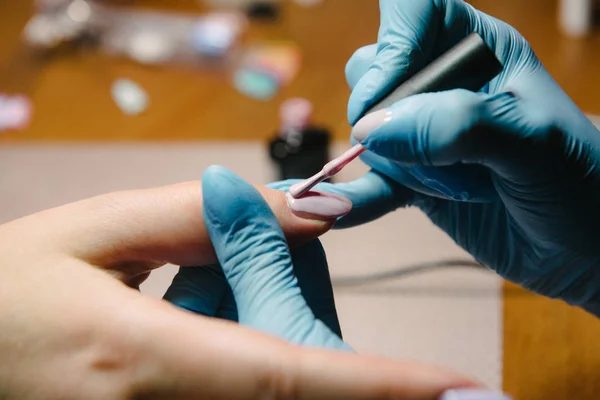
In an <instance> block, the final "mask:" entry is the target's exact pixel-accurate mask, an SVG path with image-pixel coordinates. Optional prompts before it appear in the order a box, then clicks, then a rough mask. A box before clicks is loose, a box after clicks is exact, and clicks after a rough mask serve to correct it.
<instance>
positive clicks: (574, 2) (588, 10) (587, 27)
mask: <svg viewBox="0 0 600 400" xmlns="http://www.w3.org/2000/svg"><path fill="white" fill-rule="evenodd" d="M593 7H594V2H593V1H592V0H560V2H559V5H558V19H559V24H560V28H561V29H562V31H563V33H565V34H566V35H567V36H570V37H573V38H581V37H584V36H586V35H588V34H589V33H590V31H591V29H592V22H593V21H592V14H593Z"/></svg>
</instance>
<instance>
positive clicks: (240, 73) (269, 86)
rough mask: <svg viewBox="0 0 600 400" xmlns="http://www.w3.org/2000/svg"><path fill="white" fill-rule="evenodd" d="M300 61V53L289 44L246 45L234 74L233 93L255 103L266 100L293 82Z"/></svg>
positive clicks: (296, 47) (274, 42) (293, 45)
mask: <svg viewBox="0 0 600 400" xmlns="http://www.w3.org/2000/svg"><path fill="white" fill-rule="evenodd" d="M301 59H302V56H301V53H300V49H299V48H298V46H296V45H295V44H294V43H292V42H285V41H279V42H277V41H273V42H262V43H256V44H253V45H250V46H249V47H248V49H247V50H246V51H245V52H244V55H243V56H242V59H241V61H240V63H239V64H240V65H239V67H238V69H237V71H236V72H235V76H234V82H235V86H236V89H238V90H239V91H240V92H241V93H243V94H245V95H247V96H250V97H252V98H254V99H257V100H270V99H272V98H273V97H274V96H275V95H276V94H277V92H278V91H279V90H280V88H282V87H285V86H287V85H289V84H290V82H291V81H292V79H294V77H295V76H296V74H297V73H298V70H299V69H300V63H301Z"/></svg>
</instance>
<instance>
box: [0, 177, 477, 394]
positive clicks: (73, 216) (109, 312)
mask: <svg viewBox="0 0 600 400" xmlns="http://www.w3.org/2000/svg"><path fill="white" fill-rule="evenodd" d="M202 186H203V188H204V190H206V191H207V192H208V193H205V196H206V202H205V203H204V210H203V200H202V190H201V183H200V182H189V183H184V184H179V185H174V186H169V187H163V188H156V189H150V190H140V191H131V192H119V193H112V194H108V195H104V196H99V197H95V198H92V199H88V200H84V201H80V202H76V203H72V204H68V205H65V206H62V207H58V208H55V209H51V210H47V211H43V212H40V213H37V214H33V215H30V216H27V217H24V218H22V219H19V220H16V221H13V222H10V223H7V224H4V225H1V226H0V276H1V279H0V354H1V355H2V356H1V357H0V395H1V396H0V397H2V398H3V399H6V400H28V399H36V400H37V399H45V400H53V399H90V400H94V399H102V400H106V399H207V398H210V399H264V398H298V399H340V398H344V399H387V398H389V399H391V398H396V399H398V398H402V399H435V398H437V396H439V394H440V393H442V392H444V390H446V389H449V388H453V387H469V386H472V385H473V383H472V382H470V381H469V380H467V379H465V378H462V377H460V376H457V375H455V374H452V373H449V372H446V371H443V370H439V369H436V368H433V367H428V366H420V365H415V364H409V363H398V362H392V361H388V360H385V359H380V358H374V357H366V356H358V355H355V354H352V353H351V352H350V351H348V348H347V346H346V345H344V344H343V342H342V341H341V339H340V338H339V336H338V334H339V327H338V326H337V318H336V316H335V308H334V306H333V302H332V300H331V297H330V293H331V292H330V289H329V281H328V280H327V276H326V275H327V271H326V263H325V260H324V255H323V253H322V251H321V248H320V247H319V244H318V242H315V241H311V239H313V238H315V237H316V236H318V235H320V234H322V233H324V232H325V231H326V230H328V229H329V228H330V227H331V222H327V221H314V220H309V219H300V218H298V217H295V216H294V215H292V214H291V213H290V212H289V211H288V208H287V206H286V205H285V199H284V197H283V195H282V193H281V192H277V191H274V190H270V189H265V188H256V189H254V188H253V187H252V186H250V185H248V184H246V183H244V182H243V181H241V180H240V179H239V178H237V177H235V176H233V175H232V174H231V173H229V172H226V171H224V170H222V169H220V168H211V169H209V170H208V171H207V173H206V174H205V182H204V183H203V184H202ZM234 186H235V187H234ZM234 194H238V196H234ZM269 209H271V210H272V212H273V214H271V213H270V212H269ZM203 211H204V212H203ZM205 220H206V224H205ZM284 235H285V236H286V237H287V239H288V240H287V241H285V240H284V239H283V238H284ZM211 238H212V239H213V241H214V242H215V243H216V246H215V248H214V249H213V246H212V245H211V242H210V239H211ZM267 243H270V245H269V246H266V245H265V244H267ZM286 243H289V246H290V247H291V248H292V249H297V250H298V253H297V255H295V257H294V258H293V261H291V260H292V259H290V255H289V251H288V247H287V245H286ZM253 246H254V247H253ZM215 250H216V252H215ZM267 250H270V251H271V253H269V254H265V253H264V251H267ZM217 257H218V260H219V261H220V262H221V264H222V265H223V267H224V271H225V274H226V276H227V278H228V279H229V282H230V284H231V288H232V289H233V290H232V293H233V297H234V298H235V302H236V304H237V307H236V313H237V314H238V315H239V321H240V323H241V324H237V323H234V322H231V321H226V320H220V319H216V318H208V317H204V316H199V315H195V314H193V313H190V312H188V311H185V310H182V309H181V308H178V307H175V306H173V305H171V304H169V303H168V302H166V301H161V300H156V299H152V298H150V297H146V296H143V295H142V294H140V293H139V291H138V290H136V289H135V288H136V287H137V286H138V285H139V284H140V283H141V282H142V281H143V280H144V279H145V278H146V277H147V276H148V274H149V273H150V271H151V270H152V269H154V268H157V267H159V266H161V265H163V264H164V263H174V264H179V265H210V264H213V263H215V262H216V260H217ZM292 262H293V263H294V264H295V265H294V272H295V273H297V276H298V282H296V278H295V275H294V273H293V272H292V271H291V270H290V268H292V267H291V265H292ZM311 267H314V268H315V269H317V270H319V272H318V273H316V274H315V275H311V274H312V272H310V271H309V269H310V268H311ZM208 270H209V269H208V268H207V271H208ZM307 276H314V277H320V278H319V279H320V281H319V282H314V286H313V288H314V289H315V292H312V293H311V292H310V291H306V292H305V291H304V288H302V294H300V292H299V290H298V285H297V283H300V285H301V286H302V282H303V281H305V280H306V277H307ZM206 290H207V291H210V290H211V287H206ZM307 290H308V289H307ZM317 290H318V292H317ZM321 290H322V291H321ZM302 295H305V296H306V297H307V298H308V299H310V300H307V301H306V303H304V302H303V300H302ZM307 304H308V306H307ZM319 304H320V305H321V306H322V308H320V309H319V308H318V307H314V306H313V308H312V309H311V310H309V306H311V305H319ZM311 312H312V313H311ZM313 314H314V315H313ZM272 320H276V321H280V322H281V323H282V324H287V325H280V326H276V325H274V324H273V323H272ZM244 325H245V326H244ZM261 330H262V331H264V332H266V333H262V332H260V331H261ZM283 339H288V340H290V341H292V342H294V343H296V344H307V345H309V346H310V347H300V346H297V345H293V344H290V343H287V342H286V341H285V340H283ZM317 347H320V348H321V349H317ZM324 348H329V349H331V350H327V349H324ZM450 393H456V392H450Z"/></svg>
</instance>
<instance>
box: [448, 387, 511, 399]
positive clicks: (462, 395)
mask: <svg viewBox="0 0 600 400" xmlns="http://www.w3.org/2000/svg"><path fill="white" fill-rule="evenodd" d="M440 400H512V398H510V397H508V396H507V395H505V394H503V393H498V392H491V391H489V390H483V389H453V390H448V391H446V392H444V394H442V397H440Z"/></svg>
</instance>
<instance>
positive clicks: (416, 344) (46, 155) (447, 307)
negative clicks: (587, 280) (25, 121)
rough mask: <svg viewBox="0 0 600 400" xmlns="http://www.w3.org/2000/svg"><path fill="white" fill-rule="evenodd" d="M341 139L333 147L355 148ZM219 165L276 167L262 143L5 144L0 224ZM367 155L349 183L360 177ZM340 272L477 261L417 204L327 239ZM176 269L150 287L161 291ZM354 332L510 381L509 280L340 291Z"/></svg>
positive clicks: (477, 275)
mask: <svg viewBox="0 0 600 400" xmlns="http://www.w3.org/2000/svg"><path fill="white" fill-rule="evenodd" d="M347 147H348V145H347V144H346V143H339V144H336V146H335V148H334V151H333V152H334V154H339V153H341V152H342V151H343V150H344V149H346V148H347ZM211 164H220V165H223V166H225V167H227V168H229V169H231V170H233V171H234V172H236V173H238V174H239V175H241V176H242V177H244V178H245V179H247V180H249V181H251V182H253V183H266V182H269V181H270V180H271V179H272V178H273V169H272V166H271V165H270V163H269V161H268V157H267V153H266V147H265V146H264V145H262V144H260V143H256V142H228V143H227V144H225V143H222V142H214V143H211V142H198V143H182V144H166V143H158V144H140V143H135V144H114V145H107V144H79V145H48V146H46V145H40V144H35V145H21V146H7V147H3V148H0V199H1V200H2V201H1V207H0V223H3V222H6V221H9V220H11V219H14V218H18V217H20V216H23V215H26V214H29V213H32V212H34V211H38V210H41V209H44V208H48V207H52V206H56V205H60V204H63V203H66V202H70V201H75V200H78V199H82V198H86V197H90V196H93V195H96V194H101V193H105V192H108V191H114V190H120V189H135V188H146V187H152V186H160V185H166V184H171V183H176V182H181V181H185V180H195V179H199V178H200V177H201V175H202V171H203V170H204V169H205V168H206V167H207V166H208V165H211ZM365 170H366V169H365V167H364V165H362V164H361V163H360V161H356V162H355V163H353V164H351V165H350V166H349V167H347V168H346V169H345V170H344V171H343V172H342V174H340V175H339V179H340V180H349V179H352V178H355V177H358V176H360V174H361V173H362V172H364V171H365ZM322 240H323V244H324V246H325V249H326V251H327V255H328V259H329V263H330V268H331V273H332V275H333V276H334V278H335V277H339V276H348V275H352V276H356V275H361V274H369V273H374V272H381V271H387V270H390V269H395V268H397V267H402V266H404V265H409V264H413V263H418V262H423V261H435V260H441V259H446V258H468V257H467V255H466V254H465V253H464V252H463V251H462V250H461V249H460V248H458V247H457V246H456V245H455V244H454V243H453V242H452V241H451V240H450V239H449V238H448V237H447V236H446V235H445V234H444V233H442V232H441V231H440V230H438V229H437V228H436V227H435V226H433V225H432V224H431V222H430V221H429V220H428V219H427V218H426V217H424V216H423V215H422V214H421V213H420V212H419V211H418V210H414V209H408V210H400V211H397V212H395V213H393V214H391V215H389V216H387V217H386V218H383V219H381V220H379V221H376V222H373V223H371V224H368V225H365V226H362V227H359V228H353V229H349V230H344V231H332V232H330V233H328V234H326V235H325V236H324V237H323V239H322ZM175 271H176V268H175V267H174V266H168V267H165V268H163V269H160V270H158V271H155V272H153V273H152V275H151V277H150V278H149V279H148V280H147V282H145V283H144V285H143V286H142V291H143V292H144V293H146V294H148V295H150V296H155V297H161V296H162V294H163V293H164V291H165V289H166V287H167V286H168V285H169V283H170V281H171V279H172V277H173V274H174V272H175ZM336 302H337V306H338V310H339V315H340V320H341V324H342V329H343V332H344V335H345V339H346V340H347V341H348V342H349V343H350V344H351V345H352V346H353V347H354V348H355V349H357V350H358V351H363V352H369V353H375V354H380V355H384V356H388V357H395V358H396V357H397V358H408V359H416V360H419V361H424V362H432V363H436V364H441V365H445V366H449V367H451V368H453V369H455V370H458V371H460V372H463V373H465V374H467V375H469V376H472V377H474V378H475V379H479V380H480V381H482V382H483V383H485V384H487V385H488V386H490V387H491V388H492V389H501V386H502V297H501V280H500V279H498V278H497V277H496V276H495V275H494V274H492V273H489V272H487V271H480V270H475V269H469V268H449V269H446V270H441V271H439V270H438V271H433V272H427V273H423V274H419V275H414V276H409V277H405V278H402V279H390V280H389V281H388V282H384V283H383V284H377V285H369V286H365V287H360V288H353V289H349V288H336Z"/></svg>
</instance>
